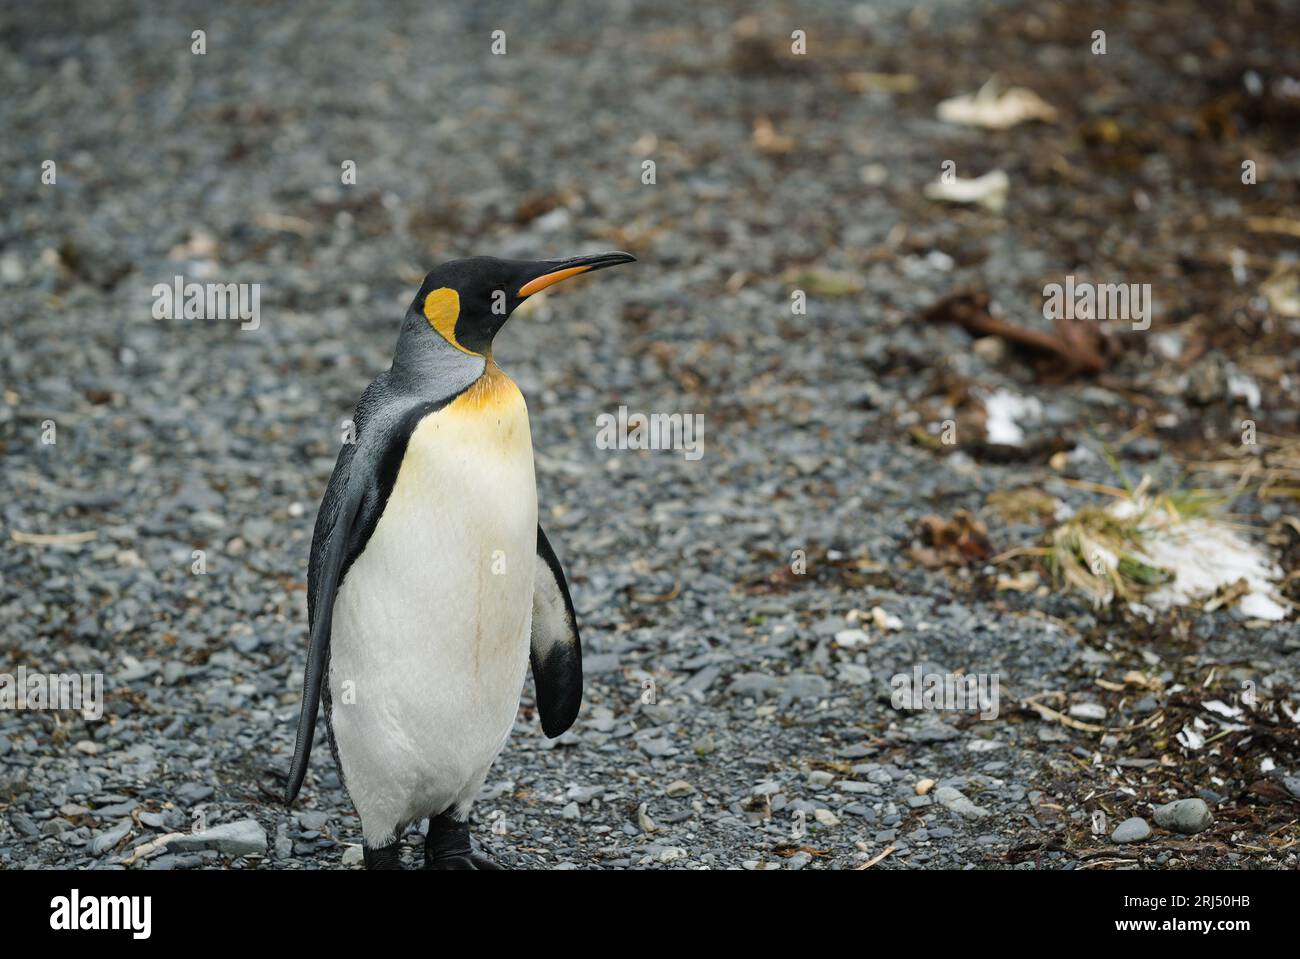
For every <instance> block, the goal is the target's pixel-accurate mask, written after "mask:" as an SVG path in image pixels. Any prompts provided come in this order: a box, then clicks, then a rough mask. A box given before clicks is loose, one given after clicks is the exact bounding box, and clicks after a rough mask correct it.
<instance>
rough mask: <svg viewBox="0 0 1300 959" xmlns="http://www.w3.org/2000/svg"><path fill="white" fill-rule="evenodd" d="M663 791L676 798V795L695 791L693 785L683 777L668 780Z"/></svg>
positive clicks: (684, 794)
mask: <svg viewBox="0 0 1300 959" xmlns="http://www.w3.org/2000/svg"><path fill="white" fill-rule="evenodd" d="M664 792H665V793H667V794H668V795H669V796H672V797H673V798H674V799H676V798H677V797H678V796H689V795H690V794H691V793H693V792H695V787H694V786H692V785H691V784H690V783H688V782H687V781H686V780H685V779H677V780H674V781H673V782H670V783H669V784H668V785H667V786H666V787H665V788H664Z"/></svg>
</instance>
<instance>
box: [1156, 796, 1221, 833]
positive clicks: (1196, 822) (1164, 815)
mask: <svg viewBox="0 0 1300 959" xmlns="http://www.w3.org/2000/svg"><path fill="white" fill-rule="evenodd" d="M1154 818H1155V821H1156V825H1157V826H1159V827H1160V828H1161V829H1168V830H1170V831H1172V832H1180V833H1183V834H1184V835H1186V836H1191V835H1194V834H1195V833H1198V832H1203V831H1204V830H1206V829H1209V828H1210V826H1211V824H1213V822H1214V816H1212V815H1211V814H1210V807H1209V806H1207V805H1206V804H1205V800H1204V799H1179V800H1176V801H1174V802H1171V803H1166V804H1165V805H1163V806H1157V807H1156V810H1155V816H1154Z"/></svg>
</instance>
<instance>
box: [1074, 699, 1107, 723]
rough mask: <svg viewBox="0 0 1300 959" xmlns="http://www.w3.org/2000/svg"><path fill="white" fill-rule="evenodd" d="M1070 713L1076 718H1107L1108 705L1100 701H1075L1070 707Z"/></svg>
mask: <svg viewBox="0 0 1300 959" xmlns="http://www.w3.org/2000/svg"><path fill="white" fill-rule="evenodd" d="M1070 715H1071V716H1073V717H1074V718H1075V719H1093V720H1101V719H1105V718H1106V707H1105V706H1102V705H1101V704H1100V703H1075V704H1074V705H1073V706H1071V707H1070Z"/></svg>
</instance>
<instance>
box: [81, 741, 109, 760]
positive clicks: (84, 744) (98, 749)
mask: <svg viewBox="0 0 1300 959" xmlns="http://www.w3.org/2000/svg"><path fill="white" fill-rule="evenodd" d="M75 748H76V750H77V752H79V753H85V754H86V755H87V756H95V755H98V754H99V753H102V752H103V751H104V747H103V746H102V745H100V744H99V743H97V742H95V741H94V740H93V739H83V740H81V741H80V742H79V743H77V745H76V747H75Z"/></svg>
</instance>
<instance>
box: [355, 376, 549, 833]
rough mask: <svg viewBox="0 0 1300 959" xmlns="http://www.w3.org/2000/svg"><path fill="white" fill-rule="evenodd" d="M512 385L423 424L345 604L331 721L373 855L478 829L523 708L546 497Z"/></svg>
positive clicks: (521, 404)
mask: <svg viewBox="0 0 1300 959" xmlns="http://www.w3.org/2000/svg"><path fill="white" fill-rule="evenodd" d="M502 378H503V379H504V377H502ZM505 382H506V383H508V384H509V388H508V391H506V390H504V389H503V391H502V393H501V396H500V397H499V398H498V399H497V401H493V400H491V399H490V400H489V401H488V402H486V403H482V402H476V401H473V400H470V401H468V402H465V401H457V402H456V403H453V404H451V405H449V406H448V407H445V408H444V409H443V410H440V411H439V412H437V413H433V414H430V415H429V416H427V417H425V418H424V419H423V420H422V421H421V422H420V424H419V425H418V426H417V428H416V429H415V431H414V432H413V433H412V435H411V439H410V442H409V443H408V445H407V450H406V455H405V458H404V459H403V461H402V466H401V468H400V470H399V471H398V475H397V480H396V482H395V483H394V486H393V491H392V493H391V495H390V496H389V499H388V502H387V504H386V505H385V508H384V512H383V515H382V516H381V518H380V520H379V523H378V524H377V526H376V527H375V530H374V532H373V534H372V535H371V537H370V540H369V542H368V543H367V545H366V548H365V550H364V551H363V552H362V554H361V555H360V556H359V557H358V558H357V560H356V561H355V562H354V563H353V565H352V567H351V569H350V570H349V571H348V574H347V577H346V579H345V580H344V582H343V585H342V587H341V588H340V590H339V593H338V597H337V599H336V602H335V607H334V628H333V635H332V640H331V652H330V657H331V661H330V675H329V683H330V695H331V700H332V702H331V706H332V711H331V721H332V724H333V729H334V736H335V740H336V742H337V744H338V751H339V761H340V764H341V765H342V767H343V775H344V779H345V782H346V785H347V788H348V792H349V794H350V795H351V797H352V801H353V803H354V804H355V805H356V808H357V812H358V814H359V815H360V817H361V824H362V834H363V836H364V837H365V839H366V842H367V843H368V844H369V845H371V846H382V845H385V844H387V843H388V842H389V841H390V840H391V839H392V838H393V835H394V832H395V831H396V830H397V829H398V828H400V827H402V826H404V825H405V824H407V823H410V822H414V821H415V820H417V819H420V818H423V817H424V816H429V815H437V814H439V813H441V812H443V811H444V810H447V809H453V810H454V811H455V813H456V814H457V815H458V816H460V817H463V816H464V815H467V814H468V811H469V806H470V804H471V803H472V802H473V800H474V797H475V796H476V795H477V794H478V791H479V789H480V788H481V787H482V785H483V782H484V780H485V778H486V776H487V772H488V769H489V768H490V767H491V765H492V762H493V760H494V759H495V758H496V756H497V754H498V753H499V752H500V751H501V748H502V747H503V746H504V745H505V742H506V739H507V737H508V736H509V735H510V730H511V728H512V727H513V725H514V720H515V714H516V713H517V711H518V708H519V693H520V690H521V688H522V686H523V682H524V673H525V671H526V670H527V667H528V650H529V633H530V624H531V618H532V610H533V585H534V579H535V563H536V559H535V556H536V543H537V489H536V485H535V480H534V476H533V456H532V443H531V440H530V437H529V432H528V411H527V407H526V406H525V404H524V400H523V397H522V395H520V394H519V392H518V389H517V388H515V386H514V384H513V383H510V382H509V381H508V380H506V381H505ZM349 684H351V685H350V686H349Z"/></svg>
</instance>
